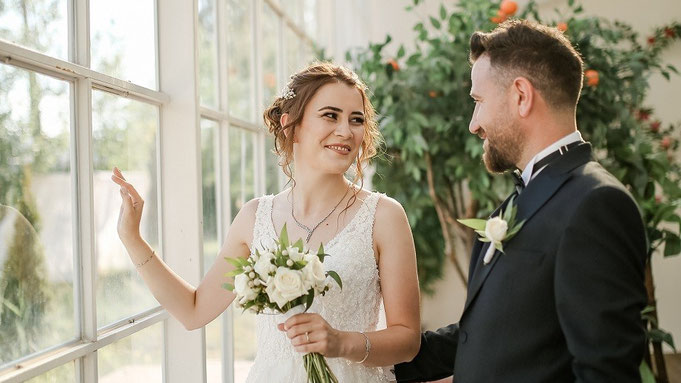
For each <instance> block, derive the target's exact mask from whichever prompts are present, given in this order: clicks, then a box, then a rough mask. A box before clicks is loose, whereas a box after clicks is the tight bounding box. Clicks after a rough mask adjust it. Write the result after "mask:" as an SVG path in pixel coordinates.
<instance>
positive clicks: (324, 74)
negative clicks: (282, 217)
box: [263, 62, 381, 200]
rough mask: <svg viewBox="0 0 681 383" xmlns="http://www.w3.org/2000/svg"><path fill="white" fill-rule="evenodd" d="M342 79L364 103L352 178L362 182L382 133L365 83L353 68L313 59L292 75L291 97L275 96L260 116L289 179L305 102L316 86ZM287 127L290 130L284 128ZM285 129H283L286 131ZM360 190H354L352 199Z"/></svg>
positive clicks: (291, 177) (337, 81)
mask: <svg viewBox="0 0 681 383" xmlns="http://www.w3.org/2000/svg"><path fill="white" fill-rule="evenodd" d="M331 83H341V84H346V85H349V86H351V87H354V88H355V89H357V90H358V91H359V93H360V95H361V96H362V102H363V104H364V111H363V112H364V137H363V138H362V146H361V147H360V151H359V154H358V155H357V159H356V161H355V179H354V180H353V183H357V181H359V182H360V188H361V186H362V185H363V172H362V168H363V166H364V165H366V164H368V163H369V161H370V160H371V158H373V157H374V156H375V155H376V153H377V148H378V145H379V144H380V140H381V135H380V133H379V131H378V124H377V122H376V112H375V110H374V107H373V105H372V104H371V101H370V100H369V97H368V96H367V87H366V85H364V83H363V82H362V81H361V80H360V79H359V77H358V76H357V74H355V72H353V71H351V70H350V69H348V68H345V67H342V66H340V65H335V64H332V63H328V62H315V63H313V64H311V65H310V66H308V67H307V68H305V69H303V70H302V71H300V72H298V73H296V74H294V75H293V76H291V80H290V81H289V83H288V85H287V90H290V91H292V92H293V93H295V96H294V97H292V98H291V97H288V98H287V97H286V94H282V95H280V96H278V97H277V98H276V99H275V100H274V102H273V103H272V105H270V107H269V108H267V109H266V110H265V113H264V114H263V118H264V120H265V125H267V128H268V130H269V131H270V133H272V134H273V135H274V152H275V153H276V154H277V155H278V156H279V158H280V162H279V165H280V166H281V167H282V169H283V170H284V173H285V174H286V176H288V178H289V181H291V180H292V179H293V172H292V169H291V163H292V162H293V137H294V136H295V130H296V128H297V127H298V126H300V123H301V121H302V120H303V113H304V111H305V107H306V106H307V103H308V102H309V101H310V99H312V96H314V95H315V93H317V90H318V89H319V88H321V87H322V86H324V85H326V84H331ZM284 93H286V92H284ZM284 113H288V115H289V118H288V121H287V123H286V125H285V126H282V125H281V116H282V115H283V114H284ZM287 129H290V131H289V132H286V130H287ZM285 132H286V133H285ZM358 192H359V190H355V193H354V196H353V198H352V199H353V200H354V199H355V198H356V196H357V193H358Z"/></svg>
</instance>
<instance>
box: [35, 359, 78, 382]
mask: <svg viewBox="0 0 681 383" xmlns="http://www.w3.org/2000/svg"><path fill="white" fill-rule="evenodd" d="M69 382H73V383H76V367H75V362H69V363H66V364H62V365H61V366H59V367H57V368H54V369H52V370H50V371H48V372H46V373H44V374H42V375H38V376H36V377H35V378H33V379H31V380H27V381H26V382H25V383H69Z"/></svg>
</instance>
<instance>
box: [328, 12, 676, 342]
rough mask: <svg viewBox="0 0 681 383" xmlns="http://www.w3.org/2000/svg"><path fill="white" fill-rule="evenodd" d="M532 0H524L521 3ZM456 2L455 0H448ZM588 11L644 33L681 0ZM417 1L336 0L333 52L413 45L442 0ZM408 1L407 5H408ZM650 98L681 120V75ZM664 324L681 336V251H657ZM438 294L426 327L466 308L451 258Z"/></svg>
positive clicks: (660, 81)
mask: <svg viewBox="0 0 681 383" xmlns="http://www.w3.org/2000/svg"><path fill="white" fill-rule="evenodd" d="M527 2H528V1H527V0H519V1H518V3H519V5H520V7H522V6H523V5H524V4H527ZM446 3H447V4H449V5H450V6H451V5H452V4H454V3H455V2H452V1H449V2H446ZM537 3H538V6H539V7H538V9H539V12H540V16H541V17H542V18H543V19H545V22H548V21H560V17H559V16H557V15H556V14H555V13H554V8H557V7H558V8H560V7H563V8H564V4H566V3H567V1H566V0H539V1H537ZM582 3H583V5H584V9H585V14H587V15H596V16H602V17H606V18H608V19H618V20H621V21H623V22H626V23H628V24H630V25H632V26H633V28H634V29H635V30H636V31H638V32H639V33H640V34H641V36H642V37H641V39H642V41H644V38H645V37H646V36H648V34H649V33H651V32H652V30H653V28H654V27H655V26H659V25H662V24H666V23H669V22H671V21H674V20H676V21H681V2H680V1H679V0H656V1H650V2H645V4H644V3H642V2H641V1H640V0H599V1H583V2H582ZM408 4H411V1H398V2H396V1H393V0H367V1H359V0H348V1H343V2H337V3H336V12H337V15H338V16H337V18H336V25H335V30H336V33H335V35H336V39H335V41H334V42H333V44H331V49H330V52H331V53H332V54H333V57H335V58H337V59H339V58H344V57H345V51H346V50H347V49H348V48H350V47H353V46H366V45H367V43H368V42H369V41H370V42H382V41H384V40H385V35H386V34H390V35H391V36H392V37H393V40H394V42H393V43H392V44H391V47H390V49H389V50H388V52H394V51H395V50H396V48H397V46H398V45H399V44H400V43H404V44H406V45H408V46H409V45H411V44H412V42H413V40H414V32H413V31H412V27H413V25H414V24H415V23H416V22H417V21H419V20H426V19H427V16H428V15H429V14H435V13H436V11H437V9H438V7H439V5H440V1H438V0H425V2H424V4H422V5H420V6H419V7H418V8H417V10H416V12H411V13H410V12H406V11H405V10H404V6H406V5H408ZM403 5H404V6H403ZM663 60H664V61H665V62H667V63H671V64H673V65H675V66H677V68H679V69H681V43H679V42H676V43H675V44H674V45H673V46H672V47H670V49H668V50H667V51H666V52H665V54H664V55H663ZM650 83H651V89H650V93H649V95H648V99H647V100H648V102H647V103H648V104H649V105H651V106H653V107H654V108H655V110H656V112H655V115H656V116H657V117H659V118H660V119H661V120H662V121H663V122H665V123H678V122H681V108H679V102H678V100H679V95H681V78H680V77H678V76H677V77H673V78H672V81H666V80H665V79H664V78H663V77H662V76H659V75H657V76H654V77H653V78H652V79H651V82H650ZM653 270H654V275H655V282H656V286H657V298H658V304H659V314H660V318H659V319H660V324H661V326H662V327H663V328H665V329H667V330H669V331H671V332H672V334H674V335H675V338H676V341H677V343H679V342H681V304H679V303H678V302H679V299H678V295H679V293H681V256H677V257H672V258H667V259H664V258H663V257H662V256H661V255H659V254H656V256H655V257H654V262H653ZM435 288H436V294H435V295H434V296H428V297H426V296H424V297H423V300H422V321H423V326H424V327H425V328H429V329H433V328H437V327H439V326H443V325H446V324H449V323H452V322H454V321H457V320H458V318H459V316H460V315H461V310H462V309H463V303H464V301H465V290H464V288H463V286H462V284H461V282H459V280H458V278H457V276H456V274H455V272H454V268H453V267H452V266H451V264H447V265H446V267H445V273H444V279H443V280H441V281H439V282H438V283H437V284H436V286H435Z"/></svg>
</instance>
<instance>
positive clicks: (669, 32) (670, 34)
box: [664, 27, 676, 38]
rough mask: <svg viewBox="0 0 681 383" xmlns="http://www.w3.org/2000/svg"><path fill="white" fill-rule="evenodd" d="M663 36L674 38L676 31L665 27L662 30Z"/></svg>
mask: <svg viewBox="0 0 681 383" xmlns="http://www.w3.org/2000/svg"><path fill="white" fill-rule="evenodd" d="M664 35H665V37H669V38H672V37H676V31H674V30H673V29H672V28H669V27H667V28H665V29H664Z"/></svg>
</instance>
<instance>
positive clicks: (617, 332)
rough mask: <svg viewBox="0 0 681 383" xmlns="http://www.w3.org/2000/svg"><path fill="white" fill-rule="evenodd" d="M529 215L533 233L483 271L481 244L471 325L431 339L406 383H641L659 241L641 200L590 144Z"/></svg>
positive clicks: (539, 182) (523, 215) (521, 207)
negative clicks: (650, 254) (649, 268)
mask: <svg viewBox="0 0 681 383" xmlns="http://www.w3.org/2000/svg"><path fill="white" fill-rule="evenodd" d="M502 206H503V205H502ZM517 209H518V211H517V214H518V219H519V220H525V224H524V226H523V228H522V229H521V230H520V231H519V232H518V234H517V235H516V236H515V237H514V238H513V239H511V240H510V241H508V242H507V243H504V251H505V253H504V254H502V253H500V252H499V251H497V252H496V254H495V255H494V258H493V259H492V261H491V262H490V263H489V264H487V265H483V264H482V259H481V258H482V256H483V255H484V253H485V251H486V250H487V246H489V244H483V243H482V242H479V241H478V242H476V244H475V246H474V248H473V255H472V259H471V265H470V271H469V282H468V295H467V298H466V305H465V308H464V311H463V314H462V316H461V319H460V320H459V323H457V324H453V325H450V326H447V327H445V328H441V329H439V330H437V331H435V332H426V333H424V334H423V335H422V338H421V349H420V351H419V353H418V355H417V356H416V358H415V359H414V360H412V361H411V362H408V363H402V364H399V365H396V366H395V370H396V375H397V379H398V382H419V381H430V380H437V379H440V378H444V377H447V376H450V375H452V374H453V375H454V381H455V382H456V383H478V382H480V383H482V382H484V383H489V382H518V383H532V382H618V383H625V382H640V378H639V372H638V366H639V363H640V362H641V359H642V357H643V351H644V347H645V346H644V345H645V333H644V329H643V324H642V321H641V315H640V311H641V310H642V309H643V308H644V306H645V303H646V292H645V287H644V265H645V259H646V250H647V242H646V236H645V229H644V225H643V222H642V219H641V215H640V213H639V210H638V208H637V205H636V203H635V201H634V199H633V198H632V197H631V195H630V194H629V193H628V192H627V190H626V189H625V188H624V186H623V185H622V184H621V183H620V182H619V181H618V180H617V179H615V177H613V176H612V175H611V174H610V173H608V172H607V171H606V170H605V169H603V167H601V166H600V165H599V164H598V163H596V162H594V161H593V160H592V159H591V145H589V144H586V143H585V144H582V145H579V146H577V147H575V148H573V149H572V150H570V151H569V152H567V153H566V154H564V155H563V156H561V157H560V158H559V159H557V160H556V161H554V162H552V163H551V164H550V165H548V166H547V167H546V168H544V170H543V171H542V172H541V173H539V175H537V176H536V178H535V179H534V180H532V182H530V183H529V184H528V186H527V187H526V188H525V190H524V191H523V192H522V193H521V194H520V196H519V197H518V198H517ZM495 214H497V213H496V212H495ZM495 214H493V215H495Z"/></svg>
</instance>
